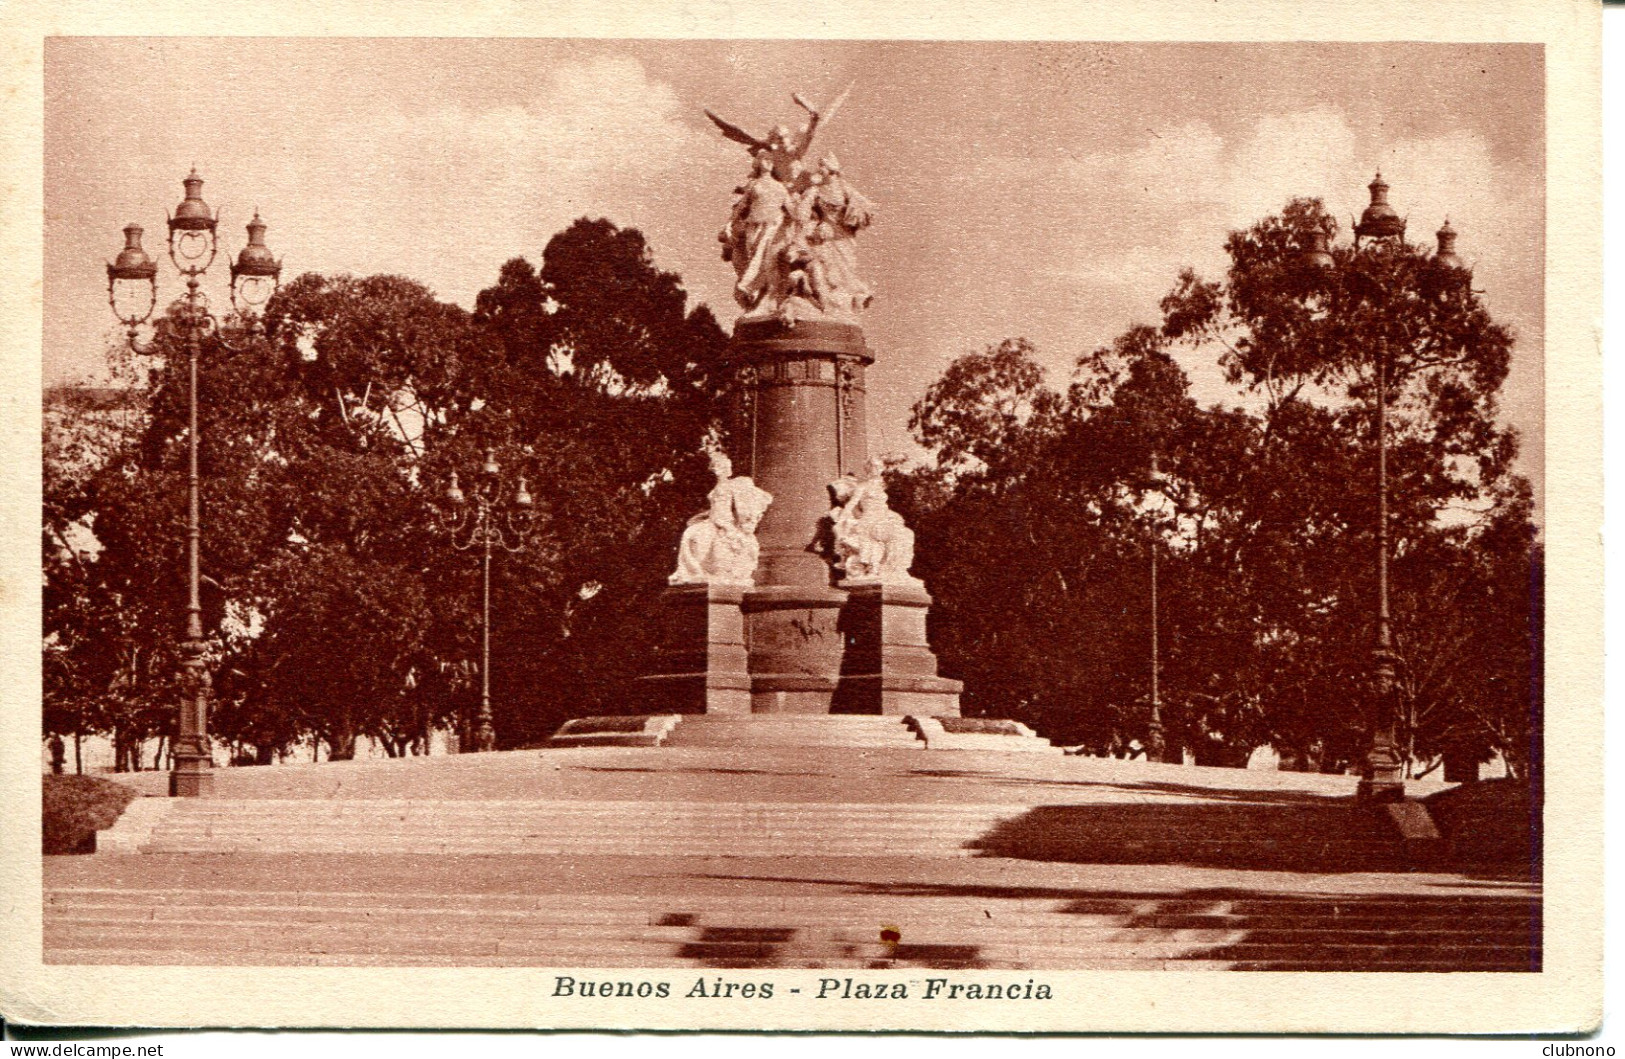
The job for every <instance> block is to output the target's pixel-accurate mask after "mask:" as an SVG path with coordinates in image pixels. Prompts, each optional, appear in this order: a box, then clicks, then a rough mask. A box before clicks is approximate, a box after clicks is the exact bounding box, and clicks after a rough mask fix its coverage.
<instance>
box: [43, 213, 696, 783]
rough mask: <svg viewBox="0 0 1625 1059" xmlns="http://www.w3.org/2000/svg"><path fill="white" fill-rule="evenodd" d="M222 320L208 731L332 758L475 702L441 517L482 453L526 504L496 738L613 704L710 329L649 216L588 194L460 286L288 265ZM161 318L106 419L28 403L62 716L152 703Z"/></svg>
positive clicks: (167, 686)
mask: <svg viewBox="0 0 1625 1059" xmlns="http://www.w3.org/2000/svg"><path fill="white" fill-rule="evenodd" d="M222 337H223V338H224V339H225V341H216V340H213V339H209V340H206V341H205V343H204V346H205V348H204V358H205V359H204V370H203V372H202V375H201V378H202V389H201V392H200V407H201V409H202V417H203V418H202V435H201V436H202V438H203V440H204V444H203V450H202V451H203V457H202V459H203V466H202V472H203V481H204V498H203V499H204V518H205V525H206V532H205V534H204V537H203V546H204V551H203V562H202V566H203V570H204V571H205V575H206V584H205V625H206V628H207V633H208V640H209V645H210V660H211V663H212V667H213V669H214V674H215V688H216V693H217V703H216V709H215V712H214V716H213V718H212V727H213V730H214V732H215V734H216V736H217V737H218V738H220V739H222V740H224V741H225V742H227V743H228V744H230V745H232V746H234V747H235V748H237V754H238V756H240V757H242V758H243V759H247V760H257V761H269V760H274V759H275V757H276V756H277V755H278V754H279V753H283V752H286V751H287V750H288V749H289V748H290V747H292V746H294V745H295V744H296V743H298V742H299V741H301V740H305V739H309V738H312V737H314V738H316V739H319V740H320V741H321V743H322V744H323V745H324V746H325V748H326V750H327V752H328V753H329V754H330V755H331V756H333V757H336V758H342V757H347V756H350V755H351V754H353V753H354V750H355V745H356V740H357V738H358V737H360V736H370V737H372V738H374V739H377V740H379V741H380V742H381V743H382V744H383V745H384V746H385V747H386V749H388V750H389V752H391V753H406V752H411V751H422V750H424V749H426V739H427V737H428V734H429V733H430V732H431V731H432V730H433V729H434V728H435V727H437V726H444V725H446V724H448V723H452V724H453V725H454V726H456V725H466V723H467V719H468V716H469V714H470V712H471V706H472V705H473V704H474V702H475V701H476V695H477V673H478V670H477V660H478V657H479V654H478V651H479V639H478V614H479V611H478V603H479V587H480V579H479V566H478V560H477V554H478V552H477V549H476V550H475V551H474V552H473V553H472V554H471V553H470V552H466V551H460V550H458V549H456V548H454V547H452V545H451V540H450V538H449V536H448V534H447V533H446V532H445V520H444V518H443V517H442V516H443V515H444V514H445V510H444V509H445V507H446V505H445V501H444V498H445V493H446V488H447V485H448V484H449V481H450V476H451V472H452V471H453V470H460V471H461V473H462V474H463V475H464V481H465V482H466V481H467V480H468V476H469V475H470V474H471V473H472V472H474V471H475V470H476V469H477V468H478V467H479V466H480V465H481V463H482V462H483V460H484V456H485V453H486V452H487V451H490V452H491V453H492V454H493V455H494V456H495V457H496V458H497V460H498V461H499V463H500V464H501V465H502V467H503V470H504V475H505V483H506V489H507V493H508V494H509V495H511V494H512V492H513V491H514V490H515V489H516V488H517V483H518V479H519V477H520V476H524V477H525V478H526V480H527V482H528V486H529V491H530V492H531V493H532V494H533V496H534V497H535V501H536V506H535V510H536V512H537V517H535V518H534V519H533V520H532V526H533V530H534V532H533V534H532V535H531V538H530V540H529V542H528V547H527V548H526V549H525V550H524V551H523V552H521V553H519V554H516V555H508V554H506V553H503V554H501V556H500V558H499V559H497V560H496V561H495V563H494V564H493V575H494V576H493V581H494V584H493V595H494V597H495V598H496V600H497V601H498V603H497V606H496V607H495V609H494V613H493V628H494V631H495V633H496V635H495V637H494V643H493V671H494V672H493V678H494V688H493V691H494V695H493V698H494V700H495V702H496V706H497V729H498V732H499V735H500V738H501V740H502V741H503V743H504V744H505V745H514V744H518V743H522V742H526V741H533V740H536V739H540V738H544V737H545V736H546V735H547V734H549V733H550V732H551V731H552V730H553V729H554V728H555V727H556V726H557V725H558V723H559V722H560V721H561V720H562V719H564V718H565V717H568V716H572V715H575V714H579V713H582V712H594V711H600V712H614V711H615V710H616V709H618V708H620V707H621V706H622V705H623V704H624V701H625V697H624V693H625V691H626V683H627V680H628V678H629V677H630V676H632V675H635V674H636V673H637V672H638V666H637V665H636V664H634V663H635V661H636V658H635V654H636V652H637V650H638V643H639V637H638V635H637V629H638V627H639V623H640V622H641V621H642V620H643V617H644V615H645V613H646V612H647V610H648V603H649V601H650V599H651V598H652V596H653V594H654V592H655V591H656V590H657V589H658V586H659V584H660V583H661V580H662V575H663V573H664V572H665V571H664V570H663V569H662V568H663V567H664V566H665V565H668V564H669V562H670V554H669V553H670V552H671V549H672V545H673V540H672V539H671V538H672V529H673V527H674V526H678V525H680V524H681V521H682V517H683V516H685V515H687V514H688V513H690V512H691V510H692V508H693V507H694V506H696V505H697V504H698V502H699V501H698V495H699V494H700V493H702V492H703V489H704V488H705V483H704V482H703V477H704V461H703V457H701V456H700V455H699V452H700V447H701V441H702V439H704V438H705V437H706V436H707V435H708V434H710V433H711V432H712V431H713V430H716V429H719V428H720V417H719V410H720V409H721V408H722V407H723V404H722V397H721V395H719V394H718V393H717V392H716V390H715V383H714V382H713V377H714V376H716V375H718V371H717V368H718V365H719V363H720V360H721V357H722V354H723V351H724V349H725V346H726V336H725V335H724V334H723V333H722V331H721V329H720V328H719V327H718V326H717V324H716V321H715V320H714V319H713V318H712V317H711V315H710V313H709V312H708V311H707V310H705V309H704V308H703V307H700V308H695V309H693V310H692V311H690V310H689V309H688V307H687V297H686V295H685V293H684V291H683V288H682V286H681V284H680V282H679V280H678V278H677V277H676V276H675V275H672V274H671V273H667V272H662V271H660V270H658V269H657V268H655V267H654V265H653V263H652V261H651V257H650V254H649V251H648V248H647V247H646V245H645V243H644V240H643V237H642V236H641V235H640V234H639V233H637V232H635V231H631V230H623V229H619V228H617V227H616V226H614V225H613V224H610V223H609V222H607V221H601V220H600V221H586V220H583V221H579V222H577V223H576V224H575V225H574V226H572V227H571V228H570V229H568V230H567V231H565V232H563V233H561V234H559V235H558V236H556V237H555V238H554V239H553V240H552V241H551V242H550V243H549V244H548V246H547V247H546V249H545V251H544V254H543V264H542V267H541V268H540V269H536V268H535V267H533V266H532V265H530V264H529V263H528V262H526V261H524V260H523V259H515V260H513V261H510V262H508V263H507V264H506V265H504V266H503V268H502V270H501V272H500V274H499V276H498V278H497V282H496V283H495V285H493V286H492V287H491V288H490V289H488V290H486V291H484V292H482V293H481V294H480V296H479V299H478V302H477V304H476V309H475V311H474V312H473V313H468V312H465V311H463V310H462V309H459V308H458V307H456V306H454V305H449V304H446V303H443V302H441V301H439V300H438V299H436V298H435V297H434V295H433V294H432V293H431V292H430V291H429V290H428V289H427V288H425V287H424V286H422V285H421V284H419V283H416V282H414V281H412V280H408V279H404V278H402V277H397V276H371V277H365V278H355V277H349V276H317V275H304V276H300V277H299V278H297V279H295V280H293V281H292V282H290V283H289V284H287V285H286V286H285V287H284V288H283V289H282V290H281V291H280V292H279V293H278V294H277V296H276V297H275V298H274V299H273V300H272V302H271V303H270V305H269V306H268V308H267V312H266V315H265V319H264V321H263V334H262V335H252V334H249V333H247V332H246V331H244V330H243V329H241V328H240V327H237V326H235V325H234V323H232V322H228V325H227V328H226V333H225V335H223V336H222ZM181 340H182V336H181V334H180V333H179V332H178V330H177V328H176V327H175V326H174V323H173V321H171V320H168V319H166V320H163V321H160V323H159V326H158V329H157V333H156V335H155V338H154V341H155V347H154V349H153V358H152V364H153V365H154V366H153V368H152V370H151V372H150V375H149V377H148V378H147V379H146V380H144V382H143V383H142V384H141V385H140V386H138V387H136V388H134V389H133V390H130V391H127V392H126V393H124V394H123V395H122V397H121V400H122V401H123V402H124V403H125V404H127V405H129V406H130V408H129V409H128V410H127V413H128V414H127V418H129V419H131V420H132V421H133V424H132V425H128V426H127V427H126V428H125V429H124V431H123V433H122V434H119V435H118V436H116V437H114V438H112V439H111V440H108V439H106V438H104V437H103V435H106V434H107V433H108V432H109V430H110V427H109V426H108V424H107V423H106V422H104V421H103V420H105V419H106V416H105V415H103V416H101V418H100V419H99V418H98V417H97V414H96V413H95V410H93V409H91V410H87V409H82V408H73V407H64V408H63V409H62V412H61V414H60V415H58V416H57V417H56V418H55V419H54V420H53V421H52V422H51V423H49V424H48V428H47V446H48V452H49V453H50V455H49V456H48V459H47V467H46V472H47V473H46V477H47V483H48V497H49V501H48V508H47V512H46V515H47V517H46V522H45V532H46V539H45V558H46V581H47V592H48V598H49V599H50V600H51V602H50V603H49V604H48V623H49V628H48V632H49V634H50V637H51V638H50V639H49V640H48V645H47V646H48V650H47V660H48V686H49V687H50V689H51V695H50V702H51V703H52V707H51V709H52V710H53V711H54V712H53V713H52V716H51V718H50V719H49V720H48V725H49V726H50V727H51V728H52V730H58V731H63V732H65V733H66V732H71V731H87V730H88V731H112V730H117V731H119V732H128V733H129V738H131V739H136V740H139V739H141V738H145V737H150V736H152V735H155V734H159V733H162V732H165V731H167V729H168V727H169V725H170V724H171V723H172V719H173V703H174V701H175V689H174V688H173V687H172V686H171V682H172V680H173V674H174V672H175V665H174V659H173V650H174V640H175V633H176V629H177V624H178V622H179V618H180V615H181V613H182V609H181V608H182V606H183V599H184V587H185V586H184V583H183V581H182V578H181V571H182V570H183V564H182V562H181V549H182V547H183V543H184V530H183V526H184V477H183V473H182V472H183V468H184V463H183V461H184V458H185V430H184V416H185V414H186V403H185V398H186V395H185V391H184V389H183V385H184V380H185V365H186V362H185V358H184V347H183V346H182V345H181ZM98 442H99V448H98V450H97V452H96V453H95V457H94V458H91V457H90V456H87V455H84V454H82V453H80V452H79V450H80V449H83V448H85V447H86V446H88V445H91V444H93V443H98ZM57 704H60V706H58V705H57ZM108 704H116V709H115V710H114V713H116V716H114V715H112V714H109V713H108V710H107V708H108Z"/></svg>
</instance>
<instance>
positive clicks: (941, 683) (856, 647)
mask: <svg viewBox="0 0 1625 1059" xmlns="http://www.w3.org/2000/svg"><path fill="white" fill-rule="evenodd" d="M841 587H843V588H845V589H846V593H847V601H846V606H845V607H844V608H843V610H842V614H841V624H842V630H843V632H844V633H845V639H846V644H847V649H846V657H845V658H844V659H843V660H842V665H841V683H840V689H839V692H838V693H837V696H836V701H835V711H836V712H838V713H882V714H912V715H916V716H929V717H957V716H959V693H960V691H961V690H962V689H963V687H964V685H963V684H961V683H960V682H959V681H957V680H949V679H947V678H946V677H941V676H938V675H937V656H936V655H935V654H934V653H933V652H932V651H931V647H930V645H929V644H928V643H927V642H926V638H925V616H926V612H927V610H929V608H930V606H931V595H930V593H928V592H926V590H925V586H924V585H920V584H881V583H879V582H862V581H860V582H850V581H849V582H843V583H842V585H841Z"/></svg>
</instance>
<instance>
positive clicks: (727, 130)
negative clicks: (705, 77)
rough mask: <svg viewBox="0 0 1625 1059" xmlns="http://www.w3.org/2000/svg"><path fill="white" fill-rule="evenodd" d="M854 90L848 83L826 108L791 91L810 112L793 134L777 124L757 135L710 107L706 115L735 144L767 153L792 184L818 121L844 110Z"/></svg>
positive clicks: (778, 173)
mask: <svg viewBox="0 0 1625 1059" xmlns="http://www.w3.org/2000/svg"><path fill="white" fill-rule="evenodd" d="M851 91H852V86H851V85H847V86H846V88H845V89H844V90H842V92H841V94H840V95H838V96H836V97H835V99H834V100H833V101H831V102H830V104H829V105H828V106H826V107H825V108H824V109H823V110H819V109H817V108H816V107H814V106H813V105H812V104H810V103H808V102H807V101H806V99H804V98H803V97H802V96H801V94H800V93H799V92H792V93H791V94H790V98H791V99H793V100H795V102H796V106H798V107H800V108H801V109H802V110H805V111H806V112H807V123H806V124H805V125H803V126H801V128H800V130H798V131H797V132H794V133H792V132H791V131H790V129H789V127H788V126H785V125H775V126H774V127H773V130H772V131H771V132H769V133H768V134H767V135H766V136H763V137H757V136H752V135H751V134H750V133H748V132H746V131H745V130H744V129H742V128H740V127H739V126H738V125H735V124H734V123H733V122H731V121H729V120H727V119H726V118H723V117H719V116H718V115H717V113H716V112H715V111H713V110H711V109H710V108H706V111H705V116H706V117H708V118H710V119H711V121H712V122H713V123H715V125H716V127H717V128H719V129H721V130H722V135H724V136H726V137H728V139H730V140H732V141H734V142H735V143H738V144H743V145H744V146H745V148H746V149H747V150H748V151H749V152H750V154H751V156H752V157H754V156H756V155H758V154H761V153H763V152H766V154H767V157H768V161H769V162H770V163H771V165H772V168H773V176H774V177H775V178H777V179H778V180H779V181H780V182H781V183H784V184H789V183H791V182H792V180H793V179H794V177H795V174H794V173H792V171H791V163H792V162H799V161H801V160H802V159H803V158H804V157H806V154H807V151H808V150H809V149H810V148H811V147H812V142H813V137H814V136H816V135H817V134H818V126H819V124H821V123H825V122H828V121H830V120H831V119H833V118H834V117H835V113H836V111H838V110H840V109H841V104H842V103H844V102H846V97H847V93H849V92H851Z"/></svg>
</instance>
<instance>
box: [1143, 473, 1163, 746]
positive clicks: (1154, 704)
mask: <svg viewBox="0 0 1625 1059" xmlns="http://www.w3.org/2000/svg"><path fill="white" fill-rule="evenodd" d="M1150 485H1151V490H1152V491H1154V492H1156V493H1157V494H1159V496H1160V495H1161V494H1162V492H1163V490H1164V488H1165V483H1164V482H1163V478H1162V471H1161V469H1160V468H1159V467H1158V466H1157V452H1156V450H1154V449H1153V450H1152V452H1151V482H1150ZM1160 537H1161V534H1160V532H1154V533H1153V534H1152V537H1151V549H1150V550H1151V724H1150V729H1149V733H1148V734H1147V736H1146V746H1145V756H1146V760H1148V761H1164V762H1165V761H1167V760H1168V736H1167V732H1166V731H1165V730H1164V728H1163V724H1162V688H1161V677H1162V655H1161V650H1160V648H1161V643H1160V641H1159V637H1158V632H1159V629H1158V627H1157V625H1158V618H1159V616H1160V615H1159V614H1158V612H1157V551H1158V548H1157V544H1158V542H1159V540H1160Z"/></svg>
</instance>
